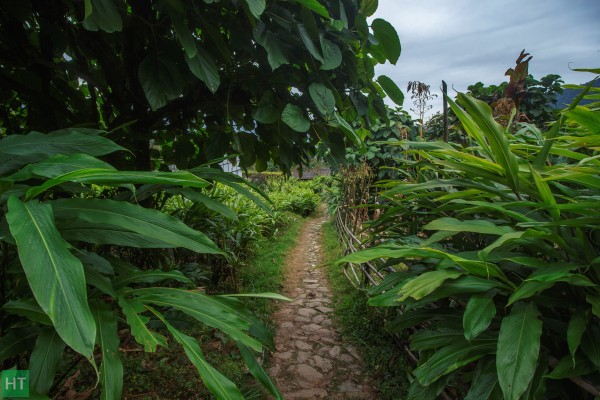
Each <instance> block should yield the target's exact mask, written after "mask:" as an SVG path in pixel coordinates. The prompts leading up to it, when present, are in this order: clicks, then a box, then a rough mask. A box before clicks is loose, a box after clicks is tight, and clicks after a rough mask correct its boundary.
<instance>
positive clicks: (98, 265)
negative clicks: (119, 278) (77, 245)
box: [76, 249, 115, 275]
mask: <svg viewBox="0 0 600 400" xmlns="http://www.w3.org/2000/svg"><path fill="white" fill-rule="evenodd" d="M76 256H77V258H79V259H80V260H81V261H82V262H83V265H84V266H86V267H89V268H90V269H93V270H94V271H97V272H98V273H100V274H103V275H114V274H115V271H114V269H113V266H112V265H111V264H110V262H109V261H108V260H107V259H106V258H104V257H100V256H99V255H98V254H96V253H93V252H91V251H86V250H81V249H79V252H78V253H77V254H76Z"/></svg>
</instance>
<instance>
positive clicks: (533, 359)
mask: <svg viewBox="0 0 600 400" xmlns="http://www.w3.org/2000/svg"><path fill="white" fill-rule="evenodd" d="M538 316H539V312H538V310H537V308H536V306H535V304H534V303H516V304H515V305H514V306H513V307H512V310H511V312H510V315H509V316H508V317H504V319H503V320H502V324H501V326H500V334H499V336H498V349H497V352H496V354H497V355H496V369H497V371H498V381H499V382H500V387H501V388H502V392H503V393H504V398H505V399H506V400H518V399H519V398H520V397H521V395H522V394H523V393H524V392H525V390H527V386H528V385H529V382H530V381H531V378H532V377H533V374H534V372H535V370H536V366H537V360H538V357H539V352H540V337H541V335H542V321H540V320H539V318H538Z"/></svg>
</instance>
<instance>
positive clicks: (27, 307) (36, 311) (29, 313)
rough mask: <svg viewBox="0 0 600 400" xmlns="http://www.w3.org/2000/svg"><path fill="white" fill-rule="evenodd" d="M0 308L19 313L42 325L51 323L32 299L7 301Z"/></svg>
mask: <svg viewBox="0 0 600 400" xmlns="http://www.w3.org/2000/svg"><path fill="white" fill-rule="evenodd" d="M2 309H4V310H6V311H7V312H9V313H11V314H16V315H20V316H22V317H25V318H27V319H29V320H31V321H34V322H39V323H40V324H42V325H52V321H50V318H48V315H46V313H45V312H44V310H42V308H41V307H40V306H39V305H38V303H36V301H35V300H34V299H22V300H11V301H7V302H6V303H5V304H4V305H3V306H2Z"/></svg>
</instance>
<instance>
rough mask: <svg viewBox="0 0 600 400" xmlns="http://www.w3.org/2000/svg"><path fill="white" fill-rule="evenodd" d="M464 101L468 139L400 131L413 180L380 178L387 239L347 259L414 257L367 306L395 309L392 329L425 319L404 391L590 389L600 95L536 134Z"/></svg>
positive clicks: (597, 379) (516, 395)
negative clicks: (426, 138) (428, 138)
mask: <svg viewBox="0 0 600 400" xmlns="http://www.w3.org/2000/svg"><path fill="white" fill-rule="evenodd" d="M587 90H589V87H588V89H586V91H587ZM592 90H593V89H592ZM582 96H583V95H582ZM594 96H595V97H592V98H595V99H597V98H598V97H597V96H598V93H597V92H596V93H594ZM580 99H581V97H580V98H579V99H578V100H577V101H579V100H580ZM458 100H459V102H460V105H461V106H462V107H463V108H461V107H459V106H458V105H457V104H455V103H453V102H451V107H452V109H453V111H454V112H455V113H456V115H457V116H458V117H459V119H460V120H461V123H462V125H463V126H464V128H465V129H466V131H467V133H468V134H469V136H470V137H471V139H472V142H471V145H470V146H468V147H466V148H462V147H459V146H455V145H452V144H448V143H443V142H427V143H405V145H408V146H410V152H411V153H412V154H413V155H414V156H415V159H417V160H419V162H418V165H416V166H415V164H412V166H413V167H414V168H415V171H416V174H415V175H414V179H410V180H408V179H407V180H403V181H399V180H396V181H388V182H384V183H381V184H380V187H381V189H382V190H383V191H382V193H381V197H382V199H384V200H385V202H386V204H385V207H386V208H387V211H386V212H385V213H384V214H383V215H382V216H381V217H380V218H379V219H378V221H377V222H376V223H375V224H374V226H373V228H374V229H375V231H377V232H380V234H379V235H378V236H376V237H374V238H373V240H374V241H375V240H377V239H378V238H385V239H387V240H385V242H384V243H383V244H379V245H376V246H374V247H373V248H371V249H368V250H364V251H361V252H358V253H354V254H352V255H349V256H347V257H345V258H344V259H343V260H342V262H365V261H369V260H379V259H385V260H387V262H388V264H392V265H394V264H399V263H402V265H403V267H404V266H407V267H408V269H407V270H405V271H403V272H397V273H394V274H391V275H389V276H388V277H387V278H386V281H385V282H384V284H383V285H382V286H381V288H378V289H377V290H375V291H374V294H376V295H375V296H374V297H372V298H371V299H370V304H371V305H373V306H400V307H401V310H402V313H401V314H400V316H399V317H398V318H396V319H395V320H392V321H390V322H389V324H388V329H390V330H392V331H403V330H405V329H407V328H412V327H415V328H417V332H416V333H415V334H413V335H412V337H411V343H410V347H411V349H412V350H413V351H416V352H418V353H419V363H418V366H417V368H416V369H415V370H414V371H412V375H413V377H414V381H413V384H412V386H411V389H410V393H409V399H434V398H437V396H438V395H439V394H440V392H441V391H442V390H444V388H446V389H447V390H448V391H449V393H453V394H454V395H455V396H456V397H458V398H465V399H470V400H474V399H501V398H504V399H510V400H512V399H540V398H545V397H551V398H563V399H567V398H568V399H570V398H578V399H588V398H589V399H592V398H594V397H596V396H598V389H597V388H598V385H599V383H600V350H599V347H598V337H599V336H600V320H599V318H600V231H599V230H598V226H600V213H599V212H598V210H599V209H600V178H599V176H600V161H599V160H598V143H599V138H600V136H599V134H600V130H599V129H598V126H600V124H599V122H600V112H599V108H598V103H595V104H592V105H589V106H586V107H581V106H577V105H576V104H574V105H572V106H571V107H569V108H567V109H566V110H563V111H562V112H561V113H560V119H559V120H558V121H556V122H554V123H553V124H552V125H551V127H550V129H549V130H548V131H547V132H546V133H545V134H544V135H541V134H539V130H530V132H529V133H528V132H527V130H528V129H531V128H530V126H529V128H528V126H524V130H520V131H519V132H518V133H517V134H513V133H512V132H511V131H510V129H509V128H503V127H502V126H501V125H499V124H497V123H496V122H495V121H494V119H493V117H492V112H491V109H490V108H489V106H488V105H486V104H485V103H483V102H481V101H479V100H476V99H474V98H472V97H470V96H466V95H463V94H459V95H458ZM577 101H576V102H577ZM509 126H510V124H509ZM524 137H527V140H524ZM386 289H387V290H386Z"/></svg>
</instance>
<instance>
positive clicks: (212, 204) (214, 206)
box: [166, 189, 238, 221]
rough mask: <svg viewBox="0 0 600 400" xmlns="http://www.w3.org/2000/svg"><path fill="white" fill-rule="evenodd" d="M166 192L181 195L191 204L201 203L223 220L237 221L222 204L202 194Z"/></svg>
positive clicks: (236, 217) (175, 190) (189, 190)
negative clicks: (219, 215)
mask: <svg viewBox="0 0 600 400" xmlns="http://www.w3.org/2000/svg"><path fill="white" fill-rule="evenodd" d="M166 192H167V193H172V194H181V195H183V196H184V197H186V198H188V199H189V200H191V201H193V202H196V203H202V204H204V205H205V206H206V208H208V209H209V210H212V211H215V212H218V213H219V214H221V215H222V216H224V217H225V218H229V219H232V220H234V221H237V219H238V216H237V214H236V213H235V212H234V211H233V210H232V209H231V208H229V207H227V206H226V205H225V204H224V203H221V202H220V201H218V200H216V199H213V198H212V197H210V196H207V195H205V194H204V193H200V192H198V191H196V190H192V189H168V190H166Z"/></svg>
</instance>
